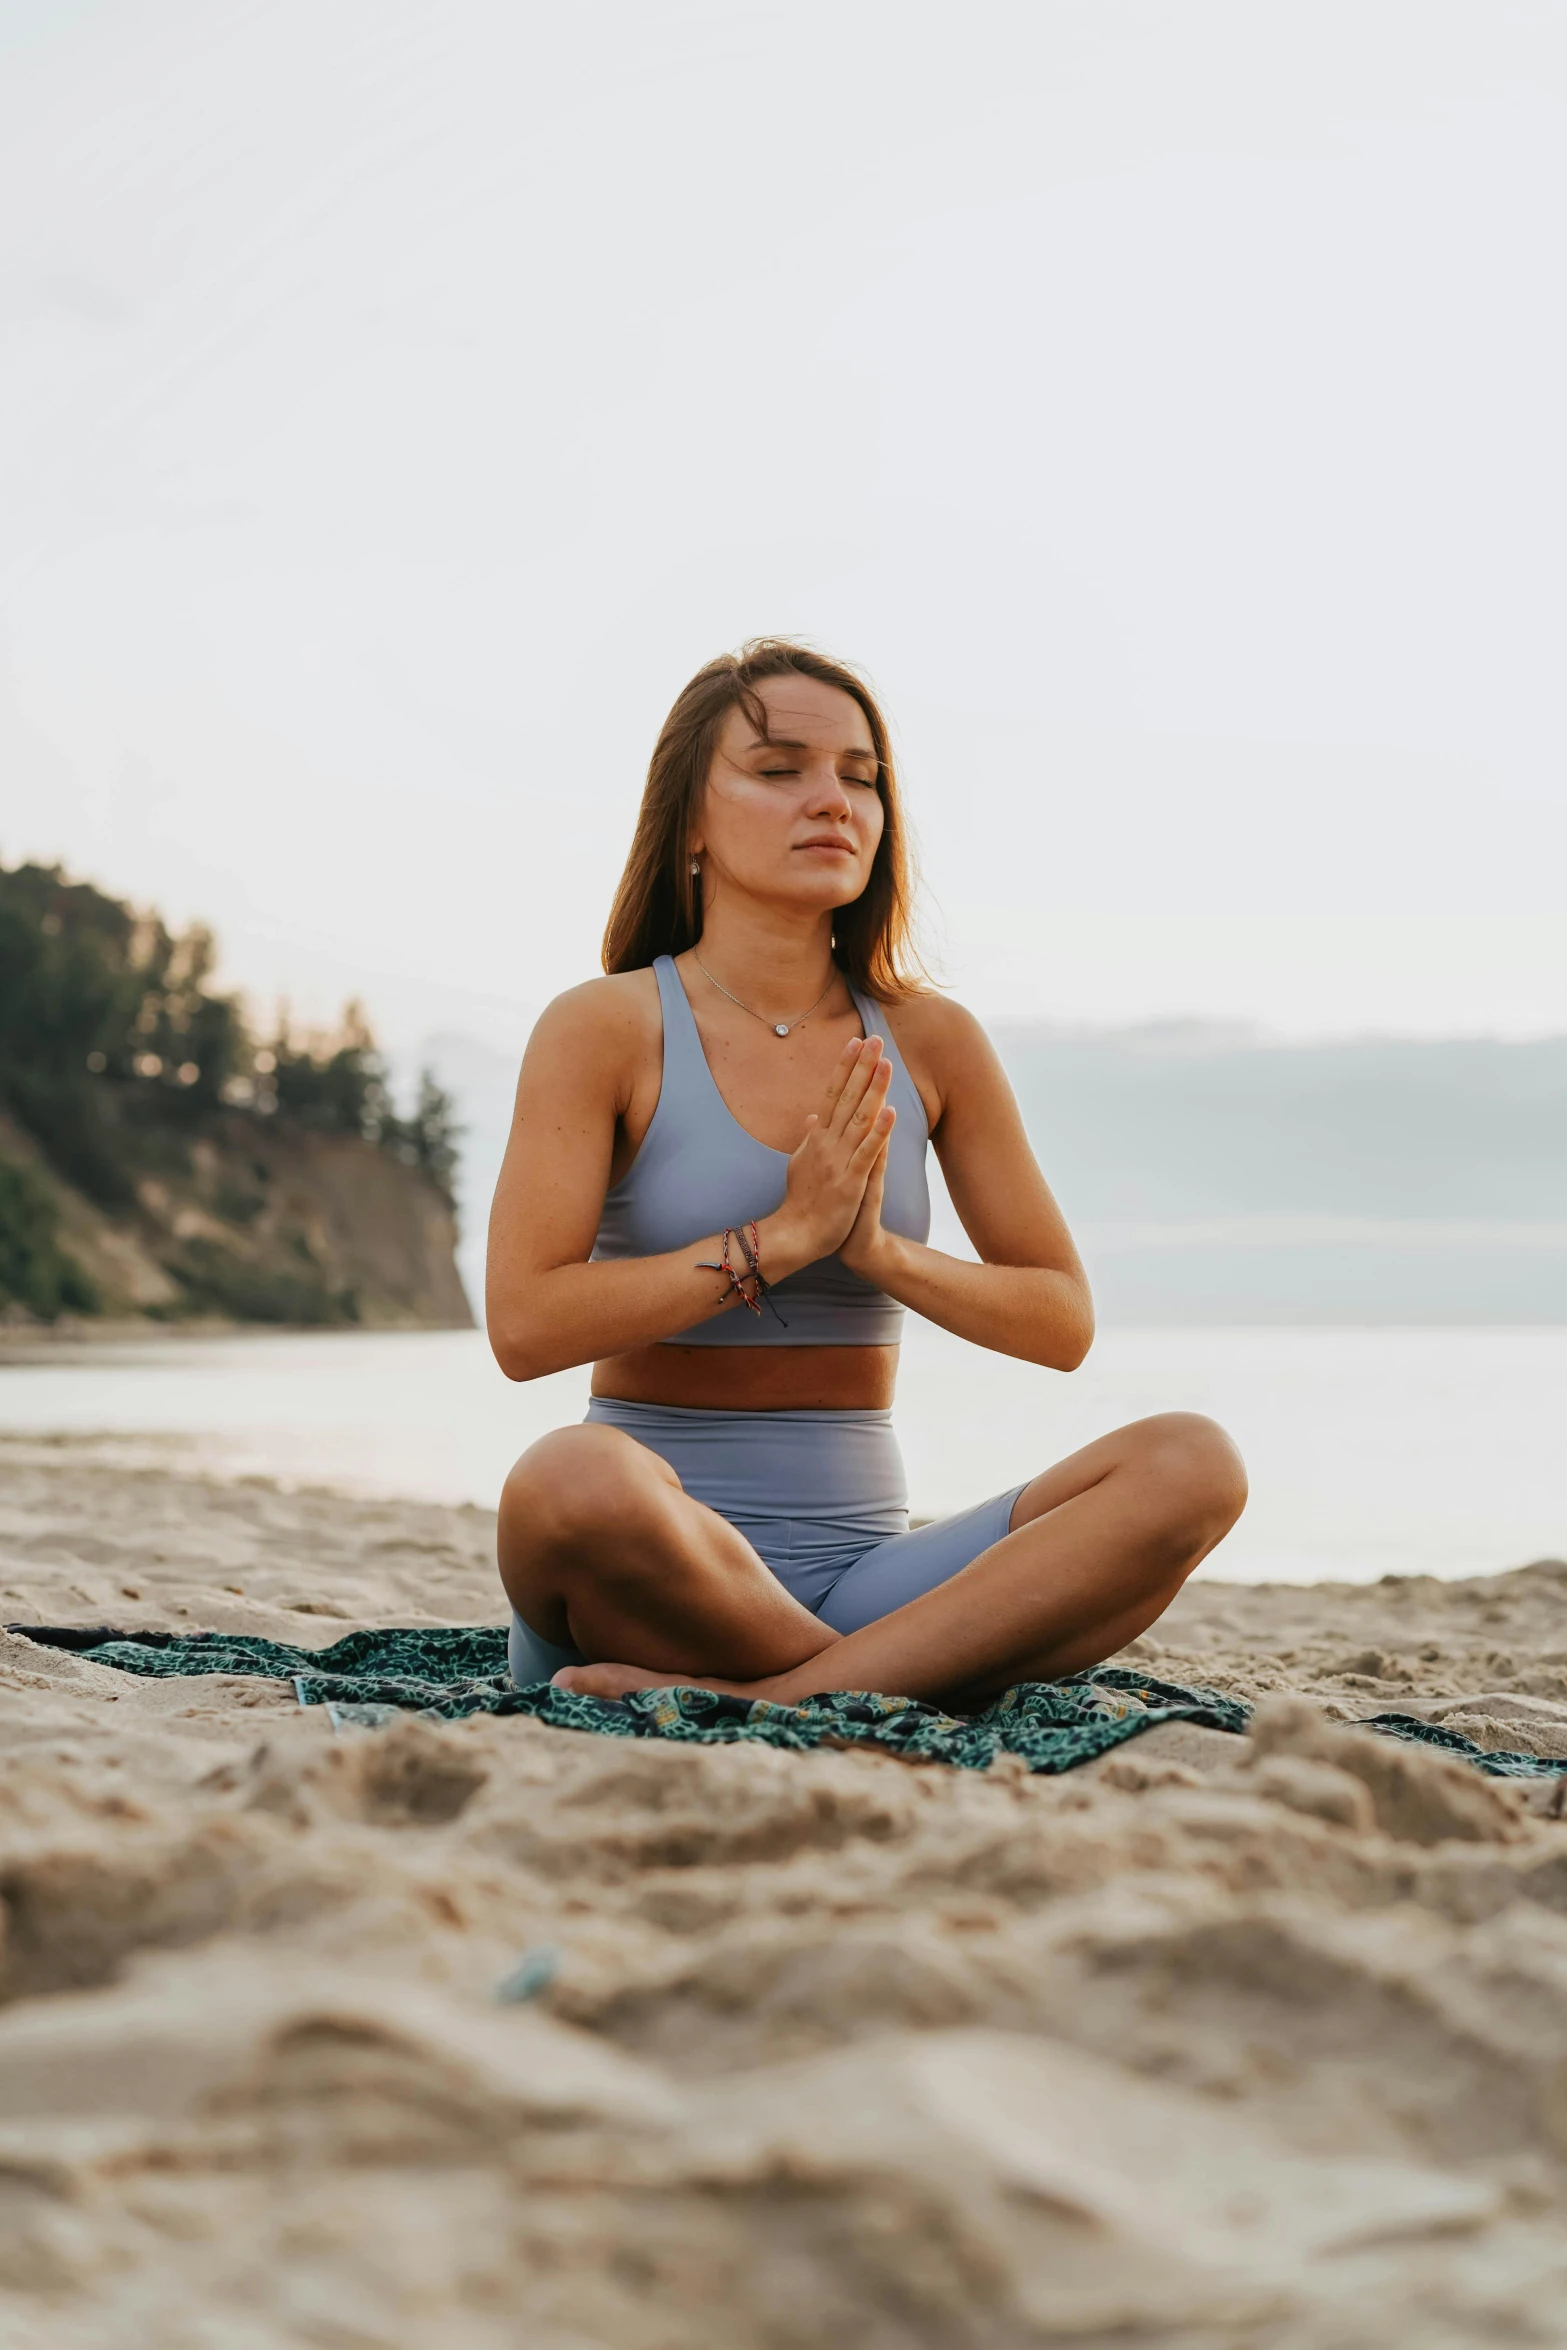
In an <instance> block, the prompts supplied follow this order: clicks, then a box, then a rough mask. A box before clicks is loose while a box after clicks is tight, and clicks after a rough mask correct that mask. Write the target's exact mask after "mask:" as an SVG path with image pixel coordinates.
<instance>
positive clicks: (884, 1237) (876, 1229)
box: [838, 1222, 898, 1289]
mask: <svg viewBox="0 0 1567 2350" xmlns="http://www.w3.org/2000/svg"><path fill="white" fill-rule="evenodd" d="M897 1249H898V1236H897V1234H896V1233H893V1232H889V1231H888V1230H887V1228H886V1226H885V1225H884V1224H881V1223H879V1222H878V1223H875V1224H872V1225H871V1226H870V1228H869V1230H868V1231H866V1232H864V1233H851V1234H850V1235H849V1238H848V1239H847V1240H846V1241H845V1242H844V1244H843V1246H842V1248H841V1249H840V1250H839V1251H838V1254H839V1256H840V1258H841V1259H842V1261H843V1262H844V1264H846V1265H847V1266H848V1268H849V1271H850V1272H851V1273H858V1275H859V1276H860V1279H861V1280H862V1281H869V1282H870V1283H871V1284H872V1286H873V1287H874V1288H876V1289H885V1288H886V1286H887V1279H888V1276H889V1275H890V1273H891V1271H892V1267H893V1263H894V1261H895V1258H896V1255H897Z"/></svg>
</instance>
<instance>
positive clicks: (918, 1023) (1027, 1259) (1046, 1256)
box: [838, 996, 1094, 1371]
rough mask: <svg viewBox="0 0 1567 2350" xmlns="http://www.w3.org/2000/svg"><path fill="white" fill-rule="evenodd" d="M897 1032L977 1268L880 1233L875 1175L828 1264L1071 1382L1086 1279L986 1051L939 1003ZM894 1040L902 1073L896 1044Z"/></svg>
mask: <svg viewBox="0 0 1567 2350" xmlns="http://www.w3.org/2000/svg"><path fill="white" fill-rule="evenodd" d="M898 1026H899V1030H900V1032H906V1034H907V1038H908V1043H909V1044H910V1045H911V1046H913V1048H914V1059H915V1063H916V1065H917V1067H918V1073H919V1079H920V1080H921V1082H920V1091H921V1093H922V1094H923V1095H924V1096H925V1097H926V1099H927V1101H928V1100H929V1098H930V1096H931V1094H932V1093H934V1095H935V1097H936V1100H937V1103H938V1108H937V1114H936V1116H935V1117H934V1118H933V1120H932V1122H931V1139H932V1141H933V1142H934V1144H935V1147H936V1156H937V1158H938V1159H939V1160H940V1161H941V1171H942V1173H943V1175H945V1177H946V1179H947V1189H948V1190H949V1191H950V1193H951V1194H952V1204H953V1206H954V1207H955V1208H956V1209H957V1212H958V1216H959V1219H960V1221H961V1223H962V1225H963V1229H964V1231H965V1232H966V1233H967V1234H968V1236H969V1238H970V1240H971V1241H972V1242H973V1243H974V1246H975V1248H976V1249H977V1250H978V1251H979V1255H980V1258H981V1260H982V1261H981V1262H980V1263H979V1264H977V1265H971V1264H969V1263H967V1262H966V1261H965V1260H964V1259H963V1258H961V1257H949V1256H947V1255H946V1254H945V1253H944V1252H943V1251H942V1250H941V1249H937V1248H929V1247H927V1246H926V1245H925V1244H924V1243H923V1242H921V1241H917V1240H905V1239H904V1238H903V1237H902V1236H901V1235H900V1234H898V1233H896V1232H889V1231H887V1229H886V1228H885V1226H884V1225H883V1223H882V1221H881V1199H882V1173H881V1170H878V1172H877V1175H876V1176H875V1178H874V1179H873V1181H872V1183H871V1184H870V1186H869V1187H868V1188H867V1190H866V1194H865V1204H864V1206H863V1208H862V1209H861V1211H860V1214H859V1216H858V1218H857V1220H856V1222H855V1225H854V1229H853V1230H852V1232H851V1233H850V1234H849V1237H848V1239H847V1240H846V1241H845V1242H844V1244H843V1246H842V1248H841V1249H840V1250H839V1251H838V1254H839V1256H840V1257H841V1259H842V1260H843V1262H844V1264H846V1265H848V1266H849V1267H850V1269H851V1270H852V1271H854V1272H856V1273H858V1274H860V1275H861V1276H862V1277H863V1278H864V1279H865V1280H867V1281H871V1282H874V1283H875V1285H876V1287H877V1288H878V1289H882V1290H885V1291H886V1293H887V1295H888V1296H889V1297H895V1298H897V1300H898V1301H899V1303H900V1304H901V1305H905V1306H908V1307H910V1308H911V1309H912V1310H913V1311H914V1312H915V1313H917V1314H923V1315H924V1316H925V1319H926V1320H927V1321H928V1322H939V1323H940V1325H941V1327H942V1328H943V1329H944V1330H951V1331H954V1332H955V1333H956V1334H957V1336H958V1337H959V1338H967V1339H969V1340H971V1341H972V1342H973V1344H974V1345H976V1346H986V1347H989V1348H990V1349H991V1350H992V1351H993V1352H994V1353H996V1354H1005V1355H1017V1356H1019V1357H1020V1358H1021V1359H1022V1360H1023V1361H1024V1362H1027V1363H1044V1364H1046V1365H1048V1367H1049V1368H1050V1369H1051V1370H1053V1371H1075V1370H1076V1368H1077V1366H1078V1364H1079V1363H1080V1362H1081V1361H1082V1360H1083V1357H1084V1356H1085V1355H1086V1354H1087V1352H1088V1349H1089V1346H1090V1344H1091V1343H1092V1340H1093V1335H1094V1304H1093V1298H1092V1297H1091V1295H1090V1293H1089V1288H1088V1277H1087V1275H1086V1274H1085V1273H1084V1271H1083V1267H1082V1262H1081V1260H1080V1258H1079V1257H1078V1253H1077V1251H1076V1249H1075V1248H1074V1247H1073V1246H1072V1236H1071V1234H1070V1233H1069V1232H1068V1230H1067V1228H1066V1220H1065V1218H1064V1217H1063V1216H1062V1213H1061V1211H1060V1209H1059V1208H1058V1207H1057V1206H1056V1203H1055V1201H1054V1199H1053V1198H1052V1197H1051V1194H1050V1186H1049V1185H1048V1184H1047V1183H1046V1181H1045V1179H1044V1176H1043V1175H1042V1174H1041V1173H1040V1171H1039V1165H1038V1162H1037V1160H1036V1159H1035V1157H1034V1154H1033V1152H1032V1150H1031V1149H1030V1148H1029V1142H1028V1136H1027V1135H1026V1134H1025V1132H1024V1131H1023V1120H1022V1118H1021V1116H1020V1114H1019V1112H1018V1106H1017V1102H1016V1100H1015V1098H1014V1096H1013V1092H1012V1088H1011V1086H1010V1085H1009V1084H1008V1083H1007V1079H1006V1073H1005V1071H1004V1070H1003V1068H1002V1066H1001V1063H1000V1061H999V1059H998V1058H997V1056H996V1050H995V1047H994V1046H993V1045H992V1043H991V1041H990V1039H989V1037H988V1036H987V1035H986V1034H985V1031H984V1030H983V1028H981V1026H980V1024H979V1022H978V1021H977V1020H976V1019H975V1018H974V1016H973V1014H972V1013H971V1012H965V1011H964V1010H963V1009H962V1007H961V1005H958V1004H952V1003H948V1002H946V1001H945V1000H944V999H942V998H940V997H933V996H925V997H921V998H919V999H918V1000H917V1002H916V1003H914V1004H911V1005H910V1006H909V1007H908V1009H907V1011H906V1012H905V1013H903V1014H902V1015H901V1016H900V1018H899V1023H898ZM894 1041H895V1042H897V1044H898V1047H899V1051H900V1053H901V1054H902V1057H903V1061H904V1065H905V1067H906V1068H908V1067H910V1054H909V1053H908V1052H907V1051H905V1050H904V1047H903V1035H902V1033H900V1036H899V1037H898V1038H897V1039H895V1040H894ZM911 1074H913V1070H912V1068H911ZM885 1165H886V1160H885V1159H883V1161H882V1167H883V1168H885Z"/></svg>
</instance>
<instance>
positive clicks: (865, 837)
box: [692, 677, 883, 911]
mask: <svg viewBox="0 0 1567 2350" xmlns="http://www.w3.org/2000/svg"><path fill="white" fill-rule="evenodd" d="M756 691H757V694H758V696H759V698H760V699H761V701H762V703H763V704H764V706H765V708H766V711H767V737H766V739H765V740H764V739H763V738H762V737H761V736H760V735H759V734H758V733H757V731H756V728H755V727H754V726H753V725H752V723H751V721H750V719H749V718H748V717H747V716H746V714H745V712H744V711H743V710H739V709H735V710H731V711H730V713H729V715H728V717H727V718H726V719H725V721H724V727H723V732H722V733H721V734H720V736H719V738H718V747H717V749H716V750H715V752H714V754H713V764H712V767H711V769H710V771H709V773H708V778H707V793H706V798H705V800H704V802H703V805H702V811H701V816H700V820H699V822H698V825H697V827H696V831H695V835H694V837H693V840H692V847H693V849H694V850H695V851H696V853H697V855H698V856H700V858H701V860H702V875H703V881H704V884H705V886H706V893H707V903H708V905H709V906H711V905H712V903H713V897H714V892H715V885H716V889H717V891H718V892H719V893H721V892H722V891H723V889H724V887H725V885H726V883H727V884H729V885H731V886H732V887H734V888H737V889H740V890H743V891H744V892H745V893H746V895H747V896H749V897H754V898H762V899H772V900H774V901H782V902H784V903H787V904H789V905H792V906H798V907H801V908H806V907H809V908H814V909H816V910H818V911H820V910H827V909H831V908H833V907H836V906H847V905H852V903H853V902H854V900H855V899H856V898H857V897H858V896H859V895H860V893H861V891H862V890H863V889H864V887H865V885H866V883H867V882H868V881H869V880H870V877H871V862H872V860H873V858H874V857H875V854H876V848H877V843H878V842H879V841H880V839H881V833H882V823H883V814H882V804H881V793H880V791H879V790H878V789H877V764H876V752H875V747H874V745H873V744H872V742H871V730H870V726H869V724H868V723H867V721H866V717H865V713H864V711H863V710H862V709H861V708H860V705H859V703H858V702H857V701H856V700H855V699H854V696H853V695H852V694H846V693H844V692H843V691H842V690H841V689H840V688H839V687H838V686H835V685H823V684H822V683H821V681H820V680H819V679H817V678H814V677H768V678H764V679H763V680H762V682H761V684H760V685H759V686H758V687H757V689H756Z"/></svg>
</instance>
